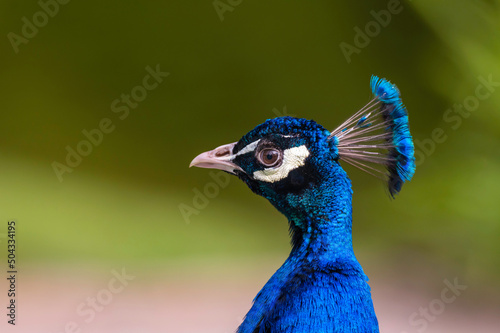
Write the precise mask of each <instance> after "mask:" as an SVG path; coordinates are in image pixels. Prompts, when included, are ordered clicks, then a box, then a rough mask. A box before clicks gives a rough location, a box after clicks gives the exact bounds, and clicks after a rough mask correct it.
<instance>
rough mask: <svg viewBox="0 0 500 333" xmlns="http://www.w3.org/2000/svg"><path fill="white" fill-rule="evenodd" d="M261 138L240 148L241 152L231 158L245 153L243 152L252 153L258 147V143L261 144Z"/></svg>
mask: <svg viewBox="0 0 500 333" xmlns="http://www.w3.org/2000/svg"><path fill="white" fill-rule="evenodd" d="M259 141H260V139H259V140H257V141H254V142H252V143H249V144H248V145H246V146H245V147H243V149H242V150H240V151H239V152H237V153H236V154H235V155H233V156H231V159H235V158H236V157H237V156H240V155H243V154H246V153H250V152H252V151H254V150H255V148H257V145H258V144H259Z"/></svg>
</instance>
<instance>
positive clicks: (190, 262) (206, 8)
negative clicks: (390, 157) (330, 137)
mask: <svg viewBox="0 0 500 333" xmlns="http://www.w3.org/2000/svg"><path fill="white" fill-rule="evenodd" d="M60 1H61V3H59V2H55V1H50V0H45V1H44V0H42V1H41V2H37V1H33V0H32V1H22V2H20V1H14V0H3V1H2V2H1V3H0V34H1V35H2V36H3V37H2V39H1V42H0V96H1V105H2V111H1V112H0V186H1V191H0V221H2V222H1V223H0V237H2V238H0V240H1V241H2V244H3V245H1V251H0V260H1V262H2V264H1V266H0V267H2V273H1V274H2V276H3V275H4V274H5V275H6V272H5V271H6V257H7V252H6V246H5V234H6V232H7V221H9V220H15V221H16V222H17V226H18V229H17V236H18V243H17V244H18V269H19V274H18V285H17V287H18V298H17V305H18V308H17V309H18V312H17V314H18V317H17V321H16V324H17V325H16V326H15V327H12V326H11V325H7V323H6V316H5V313H6V309H5V307H6V306H7V302H8V299H7V297H6V293H7V289H8V286H7V284H6V281H5V280H6V279H5V278H1V281H2V284H0V288H2V289H1V290H0V295H2V296H1V297H0V300H1V303H2V306H1V308H2V309H3V310H2V311H1V312H2V316H1V317H2V320H1V321H2V322H1V324H0V326H1V327H2V332H3V331H4V328H7V329H8V330H9V332H10V331H12V332H14V331H16V332H73V331H75V332H76V331H78V332H172V333H183V332H190V333H193V332H233V331H234V330H235V329H236V327H237V326H238V325H239V323H240V322H241V320H242V317H243V316H244V314H245V313H246V311H247V310H248V309H249V307H250V305H251V300H252V298H253V297H254V296H255V294H256V293H257V292H258V290H259V289H260V288H261V286H262V285H263V284H264V283H265V282H266V281H267V279H268V278H269V277H270V276H271V274H272V273H273V272H274V270H275V269H277V268H278V267H279V265H280V264H281V263H282V262H283V260H284V259H285V258H286V256H287V255H288V251H289V243H288V231H287V222H286V220H285V218H284V217H282V216H281V215H280V214H279V213H278V212H276V211H275V210H274V208H273V207H271V205H270V204H269V203H268V202H266V201H265V200H264V199H262V198H260V197H257V196H255V195H254V194H252V193H251V192H250V191H249V190H248V189H247V188H246V187H245V185H244V184H243V183H241V182H240V181H238V180H236V179H235V178H234V179H233V178H221V179H223V180H224V183H221V184H219V185H216V184H217V183H216V182H215V181H214V179H213V178H212V176H211V175H213V174H211V173H210V172H209V171H208V170H203V169H188V165H189V162H190V161H191V159H192V158H193V157H194V156H196V155H197V154H198V153H200V152H202V151H206V150H208V149H212V148H214V147H216V146H218V145H221V144H225V143H229V142H233V141H236V140H238V139H239V138H240V137H241V136H242V135H243V134H245V133H246V132H247V131H249V130H251V129H252V128H253V127H254V126H256V125H257V124H259V123H261V122H263V121H264V120H265V119H268V118H273V117H276V116H281V115H294V116H297V117H304V118H311V119H314V120H316V121H318V122H319V123H321V124H322V125H324V126H325V127H327V128H331V129H333V128H335V127H336V126H337V125H338V124H340V123H341V122H342V121H343V120H345V119H346V118H347V117H348V116H349V115H351V114H352V113H353V112H354V111H356V110H357V109H358V108H360V107H361V106H363V105H364V104H365V103H366V102H367V101H368V100H369V99H370V89H369V79H370V75H371V74H376V75H379V76H382V77H386V78H388V79H390V80H391V81H392V82H394V83H396V84H397V85H398V87H399V88H400V90H401V91H402V95H403V100H404V102H405V104H406V106H407V108H408V110H409V113H410V122H411V130H412V134H413V136H414V139H415V141H416V145H417V151H418V154H419V155H418V159H417V162H418V167H417V171H416V174H415V177H414V179H413V180H412V181H411V183H409V184H407V185H405V187H404V189H403V191H402V193H401V194H400V195H399V196H398V197H397V199H396V200H390V199H389V197H388V195H387V194H386V193H385V192H384V188H383V185H382V184H381V182H380V181H378V180H377V179H375V178H373V177H371V176H370V175H368V174H364V173H362V172H359V171H358V170H355V169H354V168H352V167H350V166H346V169H347V171H348V174H349V175H350V178H351V179H352V182H353V189H354V230H353V233H354V246H355V252H356V254H357V257H358V259H359V261H360V262H361V264H362V265H363V267H364V268H365V271H366V273H367V274H368V276H369V277H370V278H371V280H370V283H371V285H372V290H373V297H374V302H375V308H376V312H377V314H378V317H379V321H380V325H381V331H383V332H398V333H399V332H424V331H425V332H472V331H474V332H498V327H500V322H499V320H500V319H499V318H498V317H499V316H498V314H499V313H500V302H499V296H500V287H499V286H498V276H499V274H500V242H499V241H498V240H499V237H500V208H499V199H500V189H499V185H500V151H499V147H500V135H499V133H500V112H499V111H500V15H499V14H500V2H499V1H494V0H489V1H486V0H483V1H478V0H476V1H473V0H471V1H458V2H456V1H451V0H446V1H440V2H439V3H436V2H435V1H430V0H418V1H401V2H398V1H393V0H391V1H370V2H353V1H344V2H338V1H337V2H334V1H315V2H309V1H273V2H263V1H257V2H255V1H253V2H251V1H236V0H234V1H229V0H221V1H200V2H196V3H192V2H187V1H168V2H167V1H163V2H160V1H117V0H110V1H105V2H98V1H76V0H75V1H68V2H67V3H66V2H65V1H62V0H60ZM44 8H45V9H44ZM44 11H45V12H48V13H49V14H50V15H49V14H43V12H44ZM381 11H383V12H381ZM390 11H392V13H391V12H390ZM39 12H42V14H40V13H39ZM374 13H375V14H374ZM381 13H382V14H381ZM383 13H385V14H386V15H385V16H384V14H383ZM387 13H391V14H390V15H389V16H387ZM376 17H379V21H377V20H376ZM26 22H28V23H26ZM34 23H36V25H33V26H32V27H31V28H30V26H29V25H30V24H34ZM367 29H368V30H367ZM359 31H361V33H360V32H359ZM148 66H149V68H150V69H151V70H153V69H156V68H159V70H160V71H161V72H168V73H169V75H168V76H165V77H161V78H160V80H162V82H160V83H158V84H157V85H156V87H155V88H154V89H151V90H149V91H147V95H146V96H143V95H141V92H144V91H146V90H144V89H143V88H141V86H143V79H144V77H145V76H146V75H148V70H147V69H146V68H147V67H148ZM485 80H486V81H490V82H492V83H490V84H489V85H488V87H486V88H485V87H484V81H485ZM149 82H150V83H152V82H154V81H149ZM137 87H139V88H137ZM131 93H134V94H135V96H139V97H138V98H139V99H140V101H138V102H137V103H135V102H134V100H133V99H132V100H131V102H130V103H131V104H130V105H129V106H127V104H126V102H125V101H121V99H122V98H123V96H124V95H130V94H131ZM486 95H487V96H486ZM479 97H480V98H479ZM125 98H126V97H125ZM116 100H118V102H116ZM113 103H115V104H113ZM113 105H114V106H113ZM118 107H122V109H117V108H118ZM126 109H128V112H127V113H126ZM459 110H462V111H459ZM463 110H465V111H463ZM460 112H461V113H460ZM120 117H121V118H120ZM103 119H109V121H110V122H111V123H112V125H111V126H112V128H113V130H112V131H110V132H109V133H103V134H102V138H101V139H95V140H97V141H96V142H97V144H92V145H91V146H90V148H89V147H88V146H85V147H84V145H85V143H82V141H84V140H87V139H86V137H85V135H84V134H83V132H82V131H84V130H86V131H92V130H94V129H96V128H99V126H100V123H101V122H102V120H103ZM94 133H95V132H94ZM96 135H97V134H96ZM98 137H99V135H97V138H98ZM79 145H80V148H81V149H84V150H85V149H87V150H91V151H89V152H88V153H86V154H87V156H82V157H81V161H76V162H75V160H73V163H74V164H73V167H71V172H69V171H70V170H69V169H66V170H65V172H62V174H60V177H58V176H57V172H55V171H54V163H55V162H57V163H61V165H62V164H67V162H66V158H67V154H68V150H67V149H68V147H69V149H78V147H79ZM73 158H74V159H75V157H73ZM75 165H76V166H75ZM59 167H60V165H59ZM217 175H218V176H219V177H224V176H221V174H217ZM227 179H230V180H229V181H227ZM207 188H208V191H211V192H209V197H206V200H203V199H200V196H199V195H197V194H196V193H199V192H198V191H200V192H201V193H204V191H207ZM186 207H188V208H186ZM186 209H187V210H186ZM182 211H184V212H186V211H188V212H189V214H186V213H185V214H184V215H183V214H182ZM123 271H125V272H126V274H127V275H129V280H126V281H125V282H124V283H123V288H122V289H123V290H121V291H120V292H114V291H115V289H112V288H111V287H110V283H111V285H112V284H113V283H117V285H118V282H116V281H115V280H113V279H114V278H115V275H116V274H118V273H117V272H123ZM130 276H133V277H134V278H132V277H130ZM445 280H448V281H450V282H452V283H453V281H458V283H459V284H460V285H465V286H467V289H466V290H462V291H461V292H460V295H459V296H457V297H456V299H455V300H454V301H453V302H451V303H449V304H448V303H446V304H445V303H443V302H442V301H440V299H441V294H442V291H443V290H444V289H445V288H446V286H447V285H446V282H445ZM110 288H111V289H110ZM110 290H112V291H113V292H110ZM92 299H94V303H92ZM95 300H96V301H95ZM91 304H94V305H91ZM443 304H444V305H443ZM441 305H443V306H441ZM421 309H427V311H428V312H429V313H430V314H431V315H430V317H428V318H427V319H422V318H426V317H423V316H422V315H421V314H418V316H417V317H415V316H414V314H415V313H420V312H419V311H421ZM82 311H83V313H82ZM85 311H87V312H85ZM92 313H93V314H92ZM412 315H413V316H414V317H413V319H414V320H415V319H416V318H417V319H420V320H421V321H420V322H418V323H415V321H412V320H411V316H412ZM422 320H423V321H422Z"/></svg>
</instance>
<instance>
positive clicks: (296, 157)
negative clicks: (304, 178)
mask: <svg viewBox="0 0 500 333" xmlns="http://www.w3.org/2000/svg"><path fill="white" fill-rule="evenodd" d="M308 156H309V150H308V149H307V147H306V146H305V145H302V146H299V147H293V148H289V149H285V151H284V152H283V162H282V163H281V165H280V166H279V167H275V168H268V169H264V170H259V171H255V172H254V173H253V177H254V178H255V179H257V180H261V181H265V182H268V183H274V182H277V181H280V180H282V179H284V178H286V177H287V176H288V174H289V173H290V171H292V170H295V169H297V168H298V167H301V166H303V165H304V164H305V160H306V158H307V157H308Z"/></svg>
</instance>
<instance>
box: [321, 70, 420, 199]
mask: <svg viewBox="0 0 500 333" xmlns="http://www.w3.org/2000/svg"><path fill="white" fill-rule="evenodd" d="M370 86H371V89H372V93H373V99H372V100H371V101H370V102H368V104H366V105H365V106H364V107H363V108H362V109H361V110H359V111H358V112H356V113H355V114H354V115H353V116H351V117H350V118H349V119H347V120H346V121H345V122H344V123H343V124H342V125H340V126H339V127H337V128H336V129H335V130H333V131H332V132H331V133H330V135H329V137H328V138H329V139H332V138H333V139H334V140H335V142H336V143H338V144H337V148H338V155H339V159H340V160H343V161H346V162H347V163H349V164H351V165H353V166H355V167H357V168H359V169H361V170H363V171H365V172H368V173H370V174H372V175H374V176H376V177H378V178H382V179H384V180H385V181H386V182H387V185H388V188H389V193H390V194H391V196H392V197H394V195H395V194H397V193H398V192H399V191H400V190H401V187H402V186H403V184H404V182H405V181H409V180H410V179H411V178H412V177H413V174H414V173H415V157H414V147H413V140H412V137H411V134H410V128H409V124H408V113H407V111H406V108H405V106H404V105H403V102H402V100H401V95H400V93H399V90H398V88H397V87H396V85H394V84H392V83H391V82H389V81H388V80H386V79H380V78H378V77H377V76H375V75H373V76H372V77H371V81H370Z"/></svg>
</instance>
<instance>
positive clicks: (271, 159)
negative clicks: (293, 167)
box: [257, 148, 282, 167]
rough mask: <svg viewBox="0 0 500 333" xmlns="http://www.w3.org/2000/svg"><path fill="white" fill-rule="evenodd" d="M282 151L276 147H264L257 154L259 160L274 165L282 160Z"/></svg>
mask: <svg viewBox="0 0 500 333" xmlns="http://www.w3.org/2000/svg"><path fill="white" fill-rule="evenodd" d="M281 155H282V154H281V151H280V150H278V149H275V148H264V149H262V150H261V151H260V152H259V153H258V154H257V159H258V160H259V162H260V163H261V164H262V165H264V166H266V167H273V166H276V165H278V164H279V163H280V162H281V158H282V156H281Z"/></svg>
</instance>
